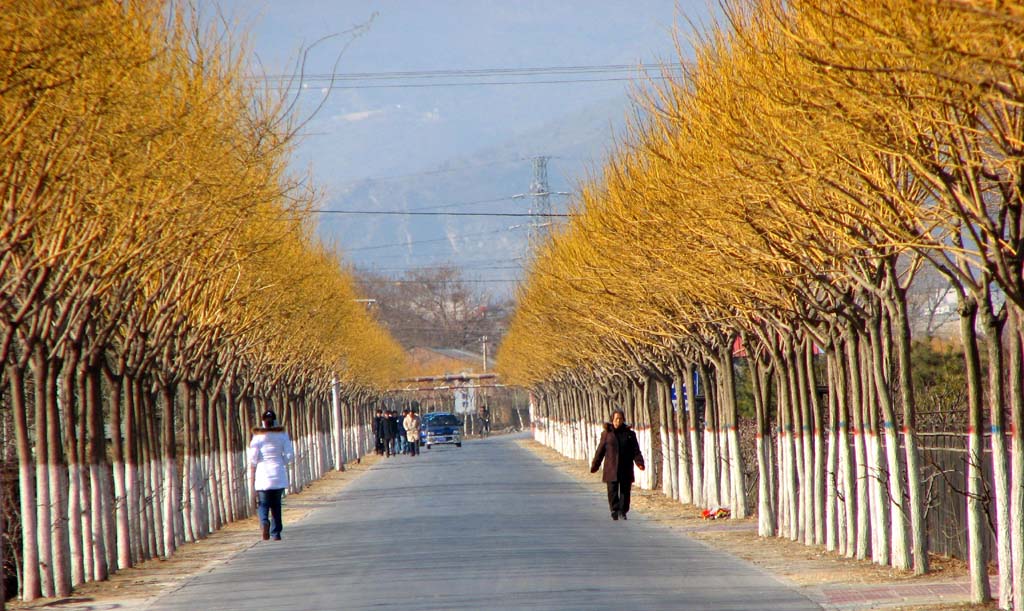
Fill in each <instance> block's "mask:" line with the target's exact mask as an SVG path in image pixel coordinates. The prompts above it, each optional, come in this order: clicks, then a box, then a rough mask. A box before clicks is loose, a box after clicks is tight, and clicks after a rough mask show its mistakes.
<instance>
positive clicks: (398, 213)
mask: <svg viewBox="0 0 1024 611" xmlns="http://www.w3.org/2000/svg"><path fill="white" fill-rule="evenodd" d="M313 212H315V213H317V214H379V215H385V216H387V215H391V216H544V217H559V218H568V217H571V216H574V215H572V214H557V213H551V212H546V213H541V212H407V211H404V210H314V211H313Z"/></svg>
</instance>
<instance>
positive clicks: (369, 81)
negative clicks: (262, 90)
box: [251, 63, 682, 90]
mask: <svg viewBox="0 0 1024 611" xmlns="http://www.w3.org/2000/svg"><path fill="white" fill-rule="evenodd" d="M681 67H682V64H679V63H654V64H604V65H591V66H585V65H580V66H543V67H533V68H481V69H457V70H421V71H405V72H354V73H342V72H338V73H313V74H303V75H284V74H274V75H265V76H259V75H256V76H253V77H251V78H252V79H254V80H260V81H264V82H266V83H268V84H269V85H270V87H271V88H272V89H286V90H287V89H296V88H301V89H307V88H310V89H313V88H315V89H324V88H327V89H382V88H401V87H411V88H418V87H475V86H486V85H552V84H565V83H600V82H614V81H633V80H636V78H637V77H638V76H642V77H644V78H646V79H650V80H663V79H664V78H665V76H663V74H662V73H663V72H664V71H666V70H668V71H673V70H678V69H679V68H681ZM549 76H558V77H561V78H538V77H549ZM594 76H597V77H598V78H591V77H594ZM439 79H440V81H439ZM495 79H499V80H495Z"/></svg>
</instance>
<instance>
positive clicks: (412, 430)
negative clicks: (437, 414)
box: [373, 409, 421, 457]
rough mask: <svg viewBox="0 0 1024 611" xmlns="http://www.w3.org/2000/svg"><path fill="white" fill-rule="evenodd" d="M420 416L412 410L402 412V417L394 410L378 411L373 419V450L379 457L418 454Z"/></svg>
mask: <svg viewBox="0 0 1024 611" xmlns="http://www.w3.org/2000/svg"><path fill="white" fill-rule="evenodd" d="M420 422H421V421H420V416H419V414H418V413H417V412H416V410H414V409H405V410H402V416H401V417H399V415H398V412H396V411H394V410H381V409H378V410H377V413H376V414H375V415H374V417H373V438H374V440H375V443H374V449H375V451H376V452H377V454H378V455H379V456H387V457H391V456H395V455H396V454H408V455H409V456H417V455H419V453H420V449H419V446H420Z"/></svg>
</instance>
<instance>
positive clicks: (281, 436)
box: [249, 409, 295, 541]
mask: <svg viewBox="0 0 1024 611" xmlns="http://www.w3.org/2000/svg"><path fill="white" fill-rule="evenodd" d="M261 420H262V421H263V426H262V427H256V428H254V429H253V430H252V441H250V442H249V489H250V490H252V491H253V493H254V497H255V499H254V500H255V502H256V507H257V509H258V513H259V517H260V528H261V529H262V531H263V540H264V541H266V540H267V539H273V540H275V541H280V540H281V531H282V530H283V525H282V524H281V497H282V496H283V495H284V491H285V488H287V487H288V467H287V465H288V464H289V463H291V462H292V460H294V459H295V448H294V447H293V446H292V440H291V438H290V437H288V433H287V432H286V431H285V430H284V427H282V426H276V425H277V414H275V413H274V412H273V410H269V409H268V410H267V411H265V412H263V418H261ZM270 518H273V524H271V522H270Z"/></svg>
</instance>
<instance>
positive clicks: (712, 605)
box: [150, 437, 819, 611]
mask: <svg viewBox="0 0 1024 611" xmlns="http://www.w3.org/2000/svg"><path fill="white" fill-rule="evenodd" d="M595 477H596V476H595ZM606 507H607V505H606V501H605V500H604V498H603V496H602V495H600V494H595V493H594V492H591V491H589V490H587V489H586V488H584V487H583V486H581V485H580V484H579V483H578V482H576V481H574V480H572V479H571V478H570V477H569V476H567V475H565V474H563V473H561V472H559V471H557V470H556V469H554V468H553V467H550V466H548V465H546V464H544V463H543V462H542V461H540V460H539V459H538V458H536V457H535V456H534V455H533V454H532V453H531V452H529V451H528V450H525V449H523V448H520V447H519V446H518V445H516V443H515V442H514V440H512V439H511V438H509V437H492V438H490V439H486V440H479V441H470V442H466V443H465V444H463V447H462V448H454V447H434V449H432V450H429V451H425V452H424V453H423V455H422V456H421V457H419V458H411V457H406V456H401V457H396V458H391V459H388V460H382V461H380V462H379V463H377V464H376V465H374V467H373V468H372V469H370V470H368V471H367V472H366V473H365V474H364V475H363V476H362V477H360V478H359V479H357V480H355V481H354V482H352V484H350V485H349V486H348V487H347V488H345V489H344V491H343V492H342V493H341V494H340V496H339V498H338V499H337V501H336V502H333V503H328V504H325V506H324V507H323V508H321V509H319V510H318V511H317V512H316V513H314V514H313V515H311V516H310V517H308V518H307V519H306V520H304V521H303V522H301V523H298V524H292V525H289V524H285V531H284V540H283V541H280V542H274V541H268V542H265V543H263V542H261V543H259V544H258V545H256V546H254V547H252V548H250V549H248V550H246V551H244V552H242V553H240V554H238V555H237V556H235V557H234V558H233V559H232V560H231V561H229V562H227V563H224V564H222V565H220V566H219V567H217V568H216V569H215V570H213V571H212V572H210V573H206V574H204V575H200V576H198V577H195V578H193V579H191V580H189V581H187V582H186V583H185V585H184V586H183V587H181V588H180V589H178V590H177V591H175V592H172V593H169V594H166V595H164V596H162V597H161V598H159V599H157V600H156V601H155V602H154V603H153V605H152V606H151V607H150V609H152V610H153V611H203V610H217V611H231V610H234V609H238V610H245V611H264V610H265V611H282V610H291V611H303V610H310V611H311V610H324V611H327V610H330V611H336V610H341V609H344V610H350V609H352V610H355V609H374V610H378V609H381V610H386V609H395V610H401V611H420V610H426V609H437V610H454V609H488V610H489V609H552V610H570V609H572V610H575V609H578V610H581V611H582V610H586V611H594V610H596V609H619V610H622V609H645V610H647V609H691V610H697V609H700V610H727V609H735V610H749V609H764V610H770V609H780V610H781V609H786V610H787V611H792V610H803V609H819V607H818V606H817V605H815V604H813V603H812V602H810V601H809V600H807V599H806V598H804V597H803V596H801V595H800V594H799V593H797V592H795V591H793V590H791V589H789V588H787V587H785V586H783V585H781V584H780V583H779V582H777V581H775V580H774V579H773V578H771V577H770V576H768V575H766V574H764V573H762V572H760V571H758V570H757V569H755V568H753V567H752V566H751V565H748V564H746V563H744V562H742V561H739V560H736V559H734V558H732V557H730V556H726V555H723V554H719V553H716V552H714V551H712V550H710V549H708V548H707V547H705V546H703V545H702V544H700V543H697V542H694V541H691V540H689V539H686V538H684V537H682V536H681V535H679V534H677V533H675V532H673V531H670V530H668V529H667V528H664V527H662V526H659V525H657V524H656V523H653V522H647V521H646V520H644V518H643V516H642V515H639V514H637V515H635V516H634V515H633V514H631V516H630V517H631V519H630V520H629V521H628V522H623V521H621V520H620V521H618V522H613V521H612V520H611V518H610V517H609V515H608V512H607V511H606ZM634 513H635V512H634ZM253 536H254V537H255V536H257V535H256V533H255V532H254V533H253Z"/></svg>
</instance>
